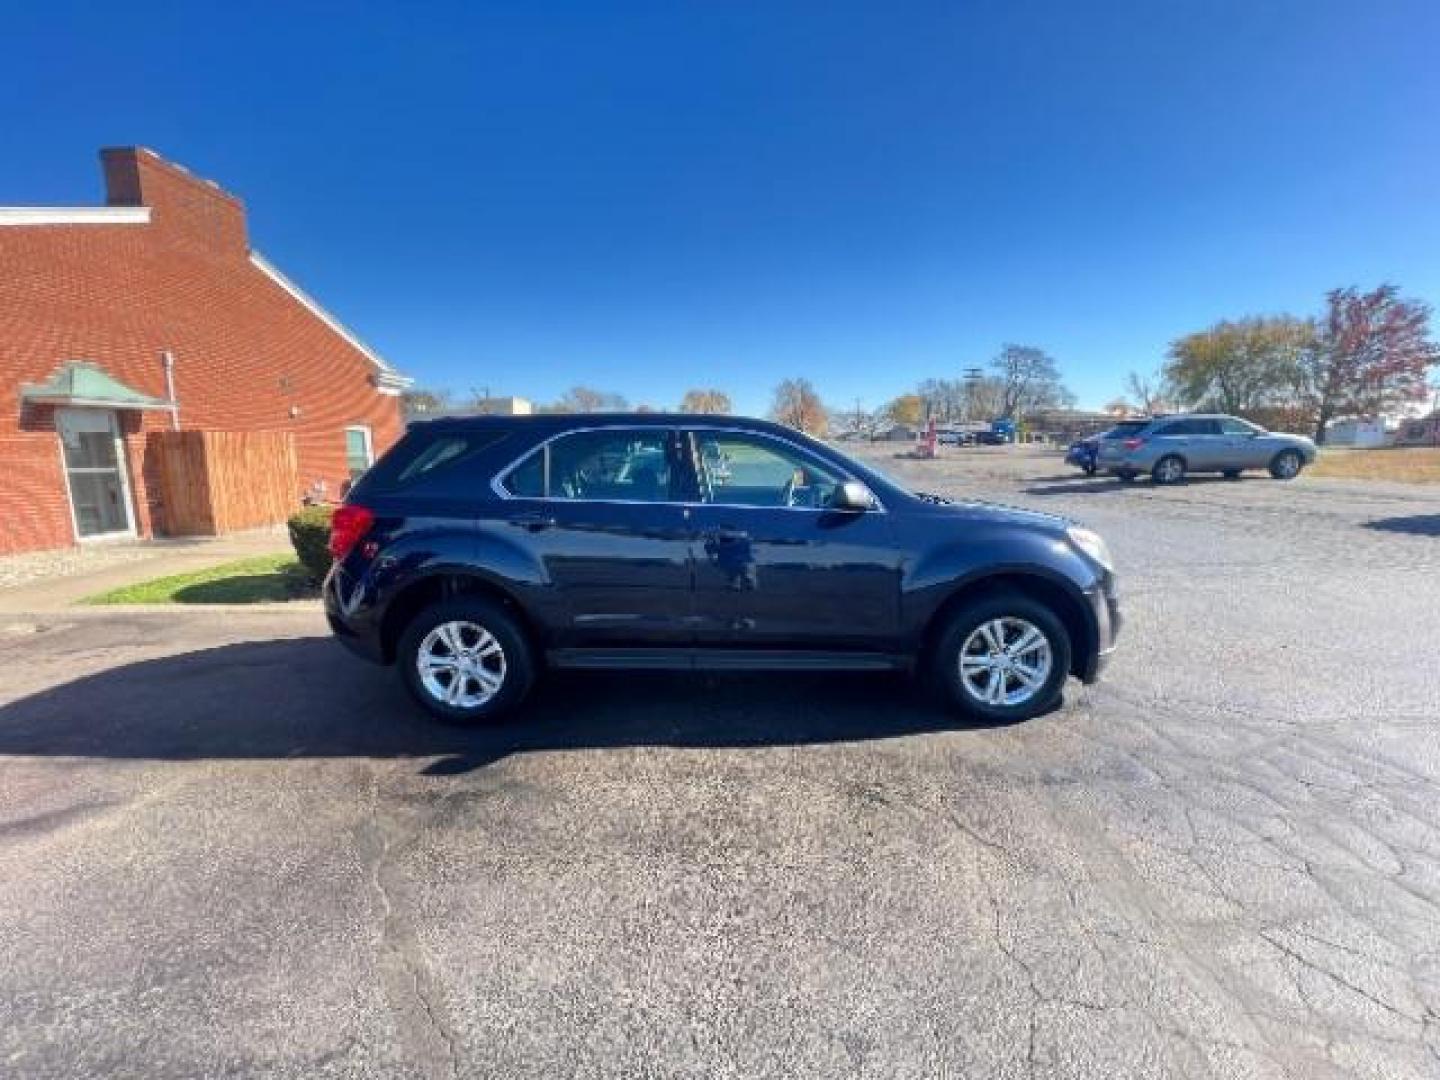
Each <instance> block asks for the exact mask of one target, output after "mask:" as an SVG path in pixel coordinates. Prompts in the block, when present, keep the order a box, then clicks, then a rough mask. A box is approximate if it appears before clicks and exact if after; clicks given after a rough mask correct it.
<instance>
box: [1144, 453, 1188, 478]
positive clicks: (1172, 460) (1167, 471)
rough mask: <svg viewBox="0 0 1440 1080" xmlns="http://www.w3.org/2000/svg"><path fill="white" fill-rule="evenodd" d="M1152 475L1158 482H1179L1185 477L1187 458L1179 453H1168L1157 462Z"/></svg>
mask: <svg viewBox="0 0 1440 1080" xmlns="http://www.w3.org/2000/svg"><path fill="white" fill-rule="evenodd" d="M1150 476H1151V477H1152V478H1153V479H1154V481H1155V483H1157V484H1178V483H1179V482H1180V481H1181V480H1184V479H1185V459H1184V458H1182V457H1180V455H1178V454H1166V455H1165V456H1164V457H1162V458H1161V459H1160V460H1159V461H1157V462H1155V467H1154V468H1153V469H1151V470H1150Z"/></svg>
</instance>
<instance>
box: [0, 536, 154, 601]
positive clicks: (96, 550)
mask: <svg viewBox="0 0 1440 1080" xmlns="http://www.w3.org/2000/svg"><path fill="white" fill-rule="evenodd" d="M154 556H155V550H154V548H153V547H151V546H149V545H147V544H145V543H142V542H138V541H136V542H120V543H109V544H88V545H86V546H84V547H73V548H60V549H59V550H56V551H30V552H25V553H24V554H21V555H0V589H9V588H14V587H16V586H18V585H30V584H33V583H35V582H37V581H45V580H48V579H51V578H63V577H72V576H74V575H75V574H87V573H90V572H91V571H94V570H104V569H106V568H107V567H111V566H120V565H122V564H124V563H129V562H136V561H137V560H140V559H148V558H153V557H154Z"/></svg>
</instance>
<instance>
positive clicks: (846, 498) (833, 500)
mask: <svg viewBox="0 0 1440 1080" xmlns="http://www.w3.org/2000/svg"><path fill="white" fill-rule="evenodd" d="M830 509H832V510H849V511H853V512H856V513H863V512H864V511H866V510H874V509H875V496H874V495H871V494H870V489H869V488H867V487H866V486H865V485H864V484H862V483H860V481H859V480H846V481H845V482H844V483H843V484H841V485H840V486H839V487H837V488H836V489H835V494H834V495H832V496H830Z"/></svg>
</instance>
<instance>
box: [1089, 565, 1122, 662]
mask: <svg viewBox="0 0 1440 1080" xmlns="http://www.w3.org/2000/svg"><path fill="white" fill-rule="evenodd" d="M1085 598H1086V600H1088V601H1089V602H1090V610H1091V611H1092V612H1093V613H1094V615H1095V650H1094V651H1093V652H1092V653H1091V654H1090V657H1089V660H1088V662H1087V663H1086V665H1085V667H1084V670H1082V671H1081V672H1080V681H1081V682H1087V683H1093V682H1094V681H1095V680H1096V679H1098V678H1100V673H1101V672H1102V671H1104V670H1105V668H1106V666H1107V665H1108V664H1109V663H1110V658H1111V657H1112V656H1114V655H1115V644H1116V640H1117V638H1119V636H1120V627H1121V625H1122V624H1123V623H1124V621H1125V620H1124V617H1123V616H1122V615H1121V614H1120V596H1119V593H1118V592H1117V590H1116V587H1115V575H1114V574H1106V575H1105V577H1104V579H1103V580H1102V581H1101V582H1100V583H1099V584H1098V585H1096V586H1095V587H1094V588H1093V589H1091V590H1090V591H1089V592H1087V593H1086V594H1085Z"/></svg>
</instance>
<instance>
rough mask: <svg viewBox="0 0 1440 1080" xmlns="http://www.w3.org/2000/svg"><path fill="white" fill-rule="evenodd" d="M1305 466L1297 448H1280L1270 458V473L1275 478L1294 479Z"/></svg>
mask: <svg viewBox="0 0 1440 1080" xmlns="http://www.w3.org/2000/svg"><path fill="white" fill-rule="evenodd" d="M1304 467H1305V459H1304V458H1302V457H1301V456H1300V451H1299V450H1281V451H1280V453H1278V454H1276V455H1275V456H1274V457H1273V458H1271V459H1270V475H1271V476H1273V477H1274V478H1275V479H1276V480H1294V479H1295V478H1296V477H1297V476H1299V475H1300V470H1301V469H1303V468H1304Z"/></svg>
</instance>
